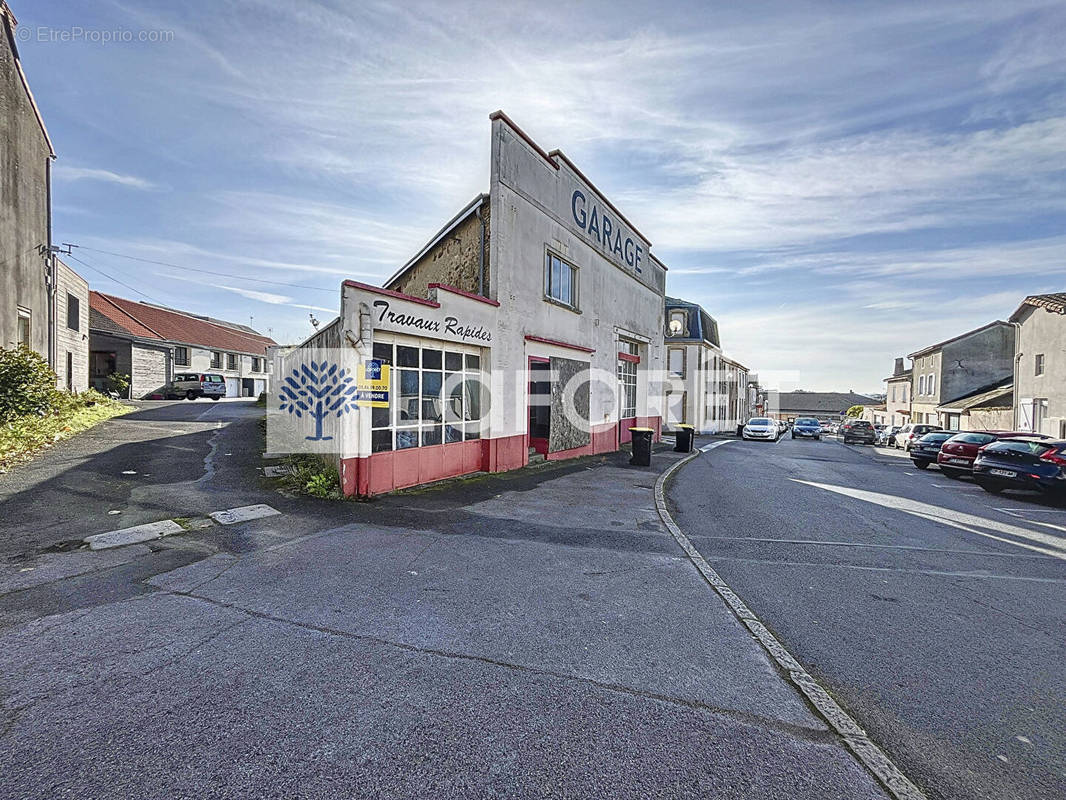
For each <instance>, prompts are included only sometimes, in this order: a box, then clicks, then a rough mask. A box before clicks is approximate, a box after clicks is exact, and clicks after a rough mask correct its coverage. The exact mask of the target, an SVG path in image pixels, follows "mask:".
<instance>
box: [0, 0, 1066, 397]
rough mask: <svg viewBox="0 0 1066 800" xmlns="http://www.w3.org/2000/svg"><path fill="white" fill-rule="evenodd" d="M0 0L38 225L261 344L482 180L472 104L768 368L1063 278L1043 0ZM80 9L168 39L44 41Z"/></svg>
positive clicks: (1061, 209) (141, 285) (419, 234)
mask: <svg viewBox="0 0 1066 800" xmlns="http://www.w3.org/2000/svg"><path fill="white" fill-rule="evenodd" d="M11 5H12V8H13V11H14V12H15V14H16V16H17V17H18V19H19V23H20V25H19V28H20V31H21V35H22V37H23V41H21V42H20V48H21V54H22V58H23V63H24V65H25V67H26V70H27V73H28V75H29V79H30V83H31V86H32V87H33V89H34V92H35V94H36V96H37V101H38V103H39V105H40V107H41V109H42V111H43V114H44V116H45V120H46V123H47V125H48V127H49V131H50V133H51V135H52V139H53V141H54V144H55V147H56V150H57V153H58V155H59V159H58V161H57V163H56V165H55V173H54V194H53V212H54V230H55V238H56V240H57V241H64V242H75V243H78V244H80V245H82V246H83V249H81V250H78V251H75V254H76V255H77V256H78V257H79V258H81V259H82V260H83V261H84V262H85V264H91V265H92V266H93V267H94V268H96V270H103V271H104V272H106V273H109V274H110V275H111V276H113V277H114V278H116V279H118V280H119V281H122V282H123V283H126V284H129V286H132V287H135V288H136V289H138V290H139V291H140V292H143V293H144V294H146V295H147V296H149V297H150V298H152V299H154V300H156V301H159V302H163V303H167V304H170V305H174V306H177V307H181V308H186V309H189V310H194V311H200V312H206V313H211V314H214V315H216V316H222V317H226V318H230V319H233V320H236V321H241V322H247V321H248V319H249V317H252V318H254V322H253V324H254V325H255V326H256V327H257V328H259V329H261V330H263V331H264V332H265V331H266V330H267V329H268V328H269V329H271V331H272V333H273V335H274V337H275V338H276V339H278V340H279V341H289V340H294V339H296V338H302V337H303V336H305V335H306V334H307V333H309V332H310V330H311V329H310V327H309V325H308V322H307V316H308V314H309V313H314V314H315V315H316V317H318V318H319V319H322V320H323V321H325V320H326V319H328V318H329V317H330V315H331V314H332V313H335V309H336V306H337V302H338V299H337V298H338V285H339V283H340V281H341V279H342V278H344V277H352V278H355V279H357V280H364V281H368V282H377V281H381V280H383V279H384V278H386V277H387V276H388V275H390V274H391V273H392V272H393V271H394V270H395V269H396V268H397V267H398V266H399V265H401V264H402V263H403V262H404V261H406V260H407V258H408V257H409V256H410V255H411V254H413V253H414V252H415V251H416V250H417V249H418V247H419V246H420V245H421V244H423V243H424V242H425V240H426V239H428V238H429V236H430V235H431V234H432V233H433V232H434V231H435V230H436V229H437V228H438V227H439V226H440V225H441V224H442V223H443V222H445V221H446V220H447V219H448V218H449V217H450V216H451V215H452V214H454V213H455V212H456V211H457V210H458V209H459V208H461V207H462V206H463V205H464V204H465V203H467V202H468V201H469V200H470V199H471V198H472V197H473V196H474V195H475V194H476V193H478V192H480V191H484V190H485V189H487V188H488V143H489V121H488V114H489V113H490V112H491V111H493V110H495V109H497V108H502V109H504V110H505V111H506V112H507V113H508V114H509V115H510V116H511V117H512V118H513V119H515V120H516V121H517V122H518V124H519V125H521V126H522V127H523V128H525V130H526V131H527V132H529V133H530V134H531V135H532V136H533V137H534V138H535V139H536V140H537V141H538V142H539V143H540V144H541V145H543V146H544V147H545V148H546V149H551V148H554V147H558V148H560V149H562V150H563V151H564V152H566V153H567V155H568V156H570V158H571V159H573V160H574V161H575V163H577V164H578V165H579V166H580V167H581V168H582V170H583V171H584V172H585V173H586V174H587V175H589V177H591V178H592V179H593V180H594V181H595V182H596V184H597V185H598V186H599V187H600V188H601V189H602V190H603V191H604V192H605V193H606V194H607V195H608V196H609V197H610V198H611V199H612V200H613V201H614V202H615V204H616V205H618V206H619V207H620V208H621V209H622V210H623V211H624V212H625V213H626V216H628V217H629V218H630V219H632V220H633V221H634V222H635V223H636V224H637V225H638V227H639V228H640V229H641V231H642V232H644V233H645V234H646V235H648V236H649V237H650V239H651V240H652V242H653V245H654V250H655V252H656V253H657V254H658V256H659V257H660V258H661V259H662V260H663V261H664V262H665V263H666V264H667V265H668V266H669V267H670V272H669V275H668V286H667V290H668V293H669V294H671V295H674V296H680V297H684V298H686V299H689V300H693V301H696V302H699V303H701V304H702V305H703V306H704V307H705V308H707V310H708V311H709V312H710V313H711V314H712V315H714V316H715V317H716V318H717V319H718V320H719V323H720V328H721V335H722V340H723V345H724V347H725V349H726V350H727V352H729V353H731V354H732V355H734V356H735V357H737V358H739V359H740V360H742V361H744V362H745V363H747V364H748V365H749V366H751V367H753V368H755V369H757V370H758V371H759V372H760V374H761V375H763V376H764V378H767V379H769V382H771V383H779V384H780V386H781V388H783V389H790V388H794V387H796V386H799V387H800V388H807V389H813V390H847V389H855V390H857V391H876V390H878V389H879V388H880V387H881V383H880V379H881V378H882V377H884V376H885V375H886V374H888V372H890V370H891V365H892V359H893V357H895V356H896V355H903V354H906V353H908V352H911V351H912V350H915V349H917V348H919V347H921V346H923V345H926V344H930V343H933V342H935V341H938V340H940V339H943V338H948V337H950V336H953V335H955V334H957V333H960V332H962V331H965V330H967V329H969V328H971V327H976V326H978V325H981V324H983V323H985V322H987V321H989V320H991V319H996V318H1001V319H1002V318H1006V317H1007V316H1008V315H1009V314H1010V313H1011V312H1012V311H1013V310H1014V308H1015V307H1016V306H1017V305H1018V302H1019V301H1020V300H1021V298H1022V297H1023V296H1025V295H1026V294H1032V293H1036V292H1044V291H1064V290H1066V276H1064V273H1066V225H1064V223H1066V47H1063V44H1062V42H1063V41H1064V34H1066V4H1064V3H1062V2H1056V3H1039V2H1032V3H1030V2H1025V1H1024V0H1011V2H1009V3H1005V2H1002V1H1001V0H1000V1H999V2H990V3H984V2H960V3H953V2H946V1H943V0H938V2H935V3H928V2H924V3H898V2H892V3H888V2H886V3H867V2H822V3H803V2H782V3H759V2H752V3H724V2H723V3H673V4H672V3H668V2H657V3H648V4H636V3H624V2H609V3H597V2H568V3H560V4H558V5H557V6H555V7H552V6H551V5H549V4H547V3H521V2H515V3H499V2H489V3H483V4H482V3H452V4H449V3H444V2H433V3H427V4H421V3H418V2H398V3H392V2H372V3H352V2H340V1H339V0H300V2H284V3H282V2H277V1H276V0H210V2H206V1H205V2H183V3H174V2H162V0H145V1H144V2H133V1H132V0H124V2H113V1H112V0H99V1H98V2H94V3H91V4H90V3H84V2H64V1H63V0H56V2H51V3H38V4H31V3H29V2H27V0H11ZM79 28H80V29H82V30H84V31H112V32H113V31H131V32H133V35H134V37H135V38H136V37H137V36H138V35H139V32H141V31H147V32H153V31H167V32H169V34H168V36H169V37H170V41H166V42H143V43H142V42H137V41H134V42H110V43H106V42H100V41H88V40H86V35H85V34H82V35H81V38H80V39H79V40H78V41H60V40H57V39H58V38H60V37H62V36H63V35H64V34H69V35H74V34H76V30H77V29H79ZM88 248H94V249H92V250H90V249H88ZM99 251H110V252H113V253H123V254H127V255H134V256H138V257H140V258H143V259H146V260H147V261H132V260H129V259H124V258H119V257H117V256H113V255H106V254H103V253H101V252H99ZM148 261H159V262H167V263H170V264H177V265H182V266H188V267H194V268H200V269H207V270H211V271H217V272H223V273H229V274H230V275H232V276H241V277H244V278H258V279H260V280H263V281H272V282H273V283H255V282H251V281H247V280H241V279H240V278H239V277H217V276H211V275H205V274H202V273H194V272H188V271H183V270H178V269H175V268H173V267H168V266H164V265H162V264H152V263H147V262H148ZM72 266H74V267H75V268H77V269H78V270H79V271H81V272H82V273H83V274H84V275H86V277H87V278H89V280H90V282H91V283H92V284H93V285H94V288H98V289H101V290H103V291H110V292H114V293H116V294H120V295H123V296H127V297H134V298H138V297H139V296H138V295H137V294H136V293H134V292H132V291H131V290H130V289H129V288H127V287H126V286H123V285H120V284H117V283H115V282H114V281H112V280H110V279H107V278H104V277H102V276H101V274H100V273H99V272H97V271H94V270H93V269H89V268H87V267H85V266H83V265H82V264H79V263H76V262H75V263H73V264H72Z"/></svg>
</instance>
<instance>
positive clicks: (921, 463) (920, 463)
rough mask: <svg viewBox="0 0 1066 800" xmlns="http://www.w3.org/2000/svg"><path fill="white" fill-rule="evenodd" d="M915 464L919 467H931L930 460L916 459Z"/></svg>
mask: <svg viewBox="0 0 1066 800" xmlns="http://www.w3.org/2000/svg"><path fill="white" fill-rule="evenodd" d="M914 466H916V467H917V468H918V469H929V462H928V461H915V462H914Z"/></svg>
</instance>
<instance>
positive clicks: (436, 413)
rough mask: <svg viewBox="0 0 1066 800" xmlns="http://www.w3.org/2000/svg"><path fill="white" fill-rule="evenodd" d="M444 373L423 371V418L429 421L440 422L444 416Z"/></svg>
mask: <svg viewBox="0 0 1066 800" xmlns="http://www.w3.org/2000/svg"><path fill="white" fill-rule="evenodd" d="M443 383H444V375H443V374H442V373H440V372H423V373H422V419H424V420H426V421H427V422H440V421H441V418H442V417H443V412H444V403H443V400H442V399H441V393H440V390H441V386H442V385H443Z"/></svg>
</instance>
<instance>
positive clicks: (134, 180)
mask: <svg viewBox="0 0 1066 800" xmlns="http://www.w3.org/2000/svg"><path fill="white" fill-rule="evenodd" d="M52 175H53V177H55V178H56V180H61V181H103V182H104V183H115V184H118V185H119V186H127V187H129V188H131V189H144V190H148V189H155V188H157V186H156V184H154V183H152V182H151V181H146V180H145V179H144V178H138V177H137V176H135V175H123V174H121V173H118V172H112V171H111V170H109V169H94V168H92V167H72V166H69V165H67V164H64V163H62V162H59V163H58V164H56V166H55V168H54V169H53V170H52Z"/></svg>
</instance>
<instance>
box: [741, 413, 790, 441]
mask: <svg viewBox="0 0 1066 800" xmlns="http://www.w3.org/2000/svg"><path fill="white" fill-rule="evenodd" d="M741 438H742V439H766V440H768V441H771V442H776V441H777V440H778V439H779V438H781V426H780V425H778V424H777V420H773V419H770V418H769V417H752V418H751V419H749V420H748V422H747V424H746V425H745V426H744V430H743V431H742V432H741Z"/></svg>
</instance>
